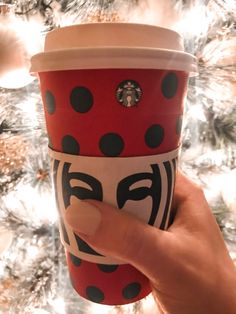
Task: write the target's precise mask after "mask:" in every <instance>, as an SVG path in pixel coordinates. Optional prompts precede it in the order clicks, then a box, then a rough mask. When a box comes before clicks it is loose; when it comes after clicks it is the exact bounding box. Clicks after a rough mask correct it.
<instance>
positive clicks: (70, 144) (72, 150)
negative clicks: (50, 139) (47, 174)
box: [61, 135, 80, 155]
mask: <svg viewBox="0 0 236 314" xmlns="http://www.w3.org/2000/svg"><path fill="white" fill-rule="evenodd" d="M61 146H62V151H63V153H67V154H72V155H79V152H80V146H79V143H78V142H77V141H76V139H75V138H74V137H73V136H71V135H66V136H64V137H63V139H62V143H61Z"/></svg>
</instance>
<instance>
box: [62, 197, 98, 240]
mask: <svg viewBox="0 0 236 314" xmlns="http://www.w3.org/2000/svg"><path fill="white" fill-rule="evenodd" d="M65 218H66V221H67V223H68V224H69V225H70V227H71V228H72V229H73V230H74V231H75V232H76V231H77V232H78V233H83V234H85V235H94V234H95V232H96V230H97V228H98V227H99V225H100V222H101V213H100V211H99V209H98V208H97V207H95V206H93V205H91V204H90V203H88V202H85V201H81V202H79V203H78V204H73V205H70V206H69V207H68V208H67V210H66V217H65Z"/></svg>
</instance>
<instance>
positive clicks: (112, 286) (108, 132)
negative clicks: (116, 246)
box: [31, 23, 197, 305]
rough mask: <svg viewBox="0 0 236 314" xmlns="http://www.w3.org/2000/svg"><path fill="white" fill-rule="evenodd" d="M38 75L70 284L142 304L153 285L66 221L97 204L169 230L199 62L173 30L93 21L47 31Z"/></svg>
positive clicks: (100, 297) (97, 298)
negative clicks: (87, 203)
mask: <svg viewBox="0 0 236 314" xmlns="http://www.w3.org/2000/svg"><path fill="white" fill-rule="evenodd" d="M31 72H32V73H37V74H38V77H39V80H40V88H41V94H42V100H43V104H44V111H45V119H46V126H47V131H48V136H49V154H50V157H51V161H52V173H53V180H54V187H55V196H56V202H57V207H58V210H59V217H60V234H61V240H62V243H63V245H64V247H65V252H66V257H67V264H68V270H69V273H70V278H71V282H72V285H73V287H74V289H75V290H76V291H77V292H78V294H79V295H81V296H82V297H84V298H86V299H88V300H90V301H93V302H97V303H101V304H107V305H122V304H127V303H131V302H135V301H138V300H140V299H142V298H144V297H145V296H147V295H148V294H149V293H150V292H151V287H150V284H149V281H148V279H147V278H146V277H145V276H144V275H143V274H142V273H140V272H139V271H138V270H136V269H135V268H134V267H132V266H131V265H129V264H123V263H121V262H120V261H119V260H116V259H114V258H113V257H112V256H104V255H103V254H101V253H100V252H97V251H95V250H94V249H93V248H91V247H90V246H89V245H88V244H87V243H85V242H84V241H83V240H82V239H81V238H80V237H79V236H78V235H76V234H75V233H74V232H73V230H72V229H71V228H70V226H69V225H68V224H67V222H66V220H65V213H66V211H67V210H69V209H70V207H71V206H78V210H79V202H80V200H82V199H97V200H100V201H103V202H106V203H109V204H112V205H114V206H115V207H116V208H117V210H121V211H127V212H129V213H130V214H132V215H135V216H137V217H139V218H140V219H142V220H143V221H144V222H146V223H148V224H150V225H152V226H153V227H156V228H160V229H163V230H165V229H167V228H168V226H169V224H170V221H171V219H172V215H171V202H172V196H173V191H174V184H175V175H176V169H177V160H178V152H179V147H180V137H181V125H182V118H183V111H184V100H185V96H186V92H187V83H188V78H189V76H190V75H193V74H194V73H196V72H197V67H196V61H195V58H194V57H193V56H192V55H190V54H188V53H186V52H184V49H183V40H182V38H181V36H180V35H179V34H177V33H176V32H174V31H171V30H168V29H164V28H160V27H156V26H150V25H142V24H130V23H93V24H82V25H74V26H69V27H65V28H60V29H56V30H54V31H52V32H50V33H48V35H47V36H46V40H45V49H44V52H43V53H40V54H37V55H35V56H33V58H32V67H31ZM114 228H116V222H115V221H114ZM108 241H109V239H108ZM167 249H168V248H167ZM150 254H152V252H150Z"/></svg>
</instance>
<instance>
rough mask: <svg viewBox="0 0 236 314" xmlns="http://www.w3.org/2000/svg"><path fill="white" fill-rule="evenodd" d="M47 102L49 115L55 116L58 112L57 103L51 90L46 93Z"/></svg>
mask: <svg viewBox="0 0 236 314" xmlns="http://www.w3.org/2000/svg"><path fill="white" fill-rule="evenodd" d="M45 101H46V109H47V112H48V113H49V114H53V113H54V112H55V110H56V101H55V97H54V96H53V93H52V92H50V91H49V90H47V91H46V94H45Z"/></svg>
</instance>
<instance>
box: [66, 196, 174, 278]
mask: <svg viewBox="0 0 236 314" xmlns="http://www.w3.org/2000/svg"><path fill="white" fill-rule="evenodd" d="M65 218H66V220H67V223H68V224H69V225H70V226H71V227H72V229H73V230H74V232H75V233H78V234H79V236H80V237H81V238H83V240H84V241H86V242H87V243H88V244H89V245H91V246H92V247H93V248H95V249H96V250H98V251H99V252H101V253H102V254H105V255H108V256H112V257H113V258H117V259H119V260H122V261H124V262H127V263H129V264H132V265H133V266H135V267H136V268H137V269H139V270H140V271H141V272H143V273H144V274H145V275H146V276H148V277H149V278H151V277H153V275H154V274H151V273H150V272H151V270H153V263H154V262H153V260H155V258H154V255H156V254H157V253H158V258H162V254H163V255H164V254H165V251H166V244H167V243H166V234H168V233H167V232H164V231H161V230H159V229H156V228H154V227H152V226H150V225H148V224H145V223H144V222H142V221H140V220H139V219H137V218H136V217H134V216H132V215H130V214H128V213H125V212H122V211H120V210H118V209H115V208H113V207H112V206H110V205H108V204H105V203H101V202H98V201H94V200H89V201H81V202H79V203H78V204H74V205H71V206H70V207H69V208H68V209H67V213H66V217H65ZM157 271H158V270H157V268H156V267H155V273H156V272H157ZM155 275H156V274H155Z"/></svg>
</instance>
